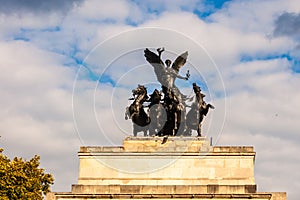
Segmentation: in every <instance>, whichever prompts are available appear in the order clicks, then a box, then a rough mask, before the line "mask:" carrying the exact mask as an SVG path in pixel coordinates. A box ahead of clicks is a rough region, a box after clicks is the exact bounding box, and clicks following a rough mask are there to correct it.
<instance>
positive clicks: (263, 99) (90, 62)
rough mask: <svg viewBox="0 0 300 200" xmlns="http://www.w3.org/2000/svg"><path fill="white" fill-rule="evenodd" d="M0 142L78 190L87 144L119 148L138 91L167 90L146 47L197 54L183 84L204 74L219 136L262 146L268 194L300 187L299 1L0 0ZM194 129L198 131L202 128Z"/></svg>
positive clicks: (261, 172) (262, 177)
mask: <svg viewBox="0 0 300 200" xmlns="http://www.w3.org/2000/svg"><path fill="white" fill-rule="evenodd" d="M0 5H1V6H0V55H1V56H0V61H1V62H0V68H1V73H0V93H1V98H0V108H1V112H0V119H1V120H0V136H1V137H0V147H1V148H4V150H5V151H4V153H5V154H6V155H7V156H9V157H10V158H13V157H14V156H18V157H23V158H26V159H30V158H31V157H33V156H34V155H35V154H38V155H40V156H41V167H43V168H45V169H46V172H48V173H52V174H53V175H54V177H55V184H54V185H53V186H52V190H53V191H70V187H71V184H75V183H76V181H77V174H78V164H79V161H78V157H77V152H78V151H79V147H80V146H87V145H102V146H116V145H117V146H119V145H122V140H123V139H124V138H125V137H127V136H129V135H131V129H132V127H131V126H132V125H131V122H130V121H126V120H125V119H124V111H125V107H126V106H127V105H129V103H130V101H129V100H128V98H130V97H131V95H132V94H131V90H132V89H134V88H135V87H136V86H137V84H144V85H146V86H147V88H148V89H149V92H150V90H153V89H154V88H159V84H158V82H157V80H156V77H155V74H154V73H153V69H152V68H151V66H149V64H147V62H146V61H145V59H144V57H143V50H144V49H145V48H150V49H152V50H155V49H156V48H158V47H165V49H166V51H165V52H164V53H163V54H162V57H163V58H164V59H166V58H169V59H171V60H174V59H175V58H176V56H177V55H179V54H180V53H183V52H185V51H188V52H189V56H188V61H187V63H186V66H184V67H183V68H182V69H181V70H180V74H181V75H183V76H184V75H185V73H186V71H187V70H190V73H191V78H190V80H189V81H186V82H185V81H179V80H178V81H177V82H176V84H177V85H178V87H180V88H181V91H182V92H184V93H185V94H186V95H189V96H192V95H193V91H192V83H193V82H197V83H198V84H199V85H200V86H201V88H202V89H203V92H204V93H205V94H206V97H205V100H206V101H207V102H209V103H212V104H213V105H214V106H215V107H216V109H215V110H213V111H210V113H209V114H208V116H207V118H205V120H204V122H203V126H204V127H203V134H204V135H205V136H207V137H212V138H213V144H214V145H230V146H231V145H232V146H243V145H246V146H254V148H255V151H256V161H255V180H256V184H257V186H258V191H261V192H270V191H285V192H287V193H288V199H289V200H296V199H297V197H298V196H299V194H298V192H299V190H298V189H299V188H300V173H299V169H300V156H299V153H298V152H300V113H299V110H300V93H299V85H300V53H299V51H300V4H299V2H298V1H297V0H232V1H231V0H227V1H222V0H220V1H212V0H202V1H193V0H190V1H184V0H174V1H159V0H157V1H154V0H152V1H151V0H145V1H135V0H132V1H129V0H128V1H125V0H123V1H117V0H115V1H105V0H103V1H96V0H70V1H59V0H53V1H38V0H27V1H21V0H11V1H5V0H0ZM193 134H195V133H193Z"/></svg>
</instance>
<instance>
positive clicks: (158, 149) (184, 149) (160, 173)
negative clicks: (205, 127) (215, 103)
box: [46, 137, 286, 200]
mask: <svg viewBox="0 0 300 200" xmlns="http://www.w3.org/2000/svg"><path fill="white" fill-rule="evenodd" d="M162 140H163V138H160V137H146V138H144V137H128V138H126V139H125V140H124V144H123V146H120V147H81V148H80V152H79V153H78V155H79V159H80V167H79V177H78V183H77V184H75V185H73V186H72V191H71V192H67V193H63V192H61V193H49V194H47V197H46V199H47V200H61V199H64V200H68V199H69V200H71V199H72V200H74V199H75V200H88V199H102V200H104V199H112V198H113V199H141V198H144V199H145V198H146V199H148V198H156V199H174V198H175V199H176V198H180V199H190V198H196V199H201V200H206V199H207V200H208V199H210V200H211V199H218V200H228V199H235V200H242V199H243V200H244V199H257V200H286V193H258V192H257V191H256V184H255V180H254V160H255V152H254V149H253V147H244V146H243V147H237V146H215V147H212V146H210V143H209V141H208V140H206V139H205V138H201V137H169V138H168V140H167V142H166V143H165V144H162Z"/></svg>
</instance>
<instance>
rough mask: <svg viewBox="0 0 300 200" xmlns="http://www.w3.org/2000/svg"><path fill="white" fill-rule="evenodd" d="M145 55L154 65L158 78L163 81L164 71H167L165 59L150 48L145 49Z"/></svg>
mask: <svg viewBox="0 0 300 200" xmlns="http://www.w3.org/2000/svg"><path fill="white" fill-rule="evenodd" d="M144 56H145V58H146V60H147V61H148V62H149V63H150V64H151V65H152V66H153V68H154V72H155V74H156V77H157V80H158V81H159V82H161V81H162V80H161V78H162V76H163V73H164V72H165V66H164V63H163V61H162V60H161V59H160V57H159V56H158V55H157V54H156V53H154V52H152V51H150V50H149V49H145V50H144Z"/></svg>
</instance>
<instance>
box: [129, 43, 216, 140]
mask: <svg viewBox="0 0 300 200" xmlns="http://www.w3.org/2000/svg"><path fill="white" fill-rule="evenodd" d="M157 52H158V54H156V53H154V52H152V51H150V50H149V49H145V50H144V56H145V58H146V60H147V61H148V62H149V63H150V64H151V65H152V67H153V68H154V72H155V74H156V78H157V80H158V82H159V83H160V84H161V89H162V91H161V92H160V91H158V90H157V89H155V90H154V91H153V93H152V94H151V95H150V98H149V97H148V95H147V89H146V88H145V87H144V86H143V85H139V86H138V87H137V88H136V89H134V90H132V93H133V98H131V100H134V101H133V103H132V104H131V105H130V106H129V107H127V108H126V113H125V119H128V118H130V119H132V122H133V135H134V136H137V133H138V132H140V131H143V132H144V136H147V131H149V135H157V136H165V137H167V136H176V135H189V136H190V135H191V133H192V130H197V132H198V136H201V123H202V121H203V118H204V116H206V114H207V113H208V110H209V109H210V108H212V109H213V108H214V107H213V106H212V105H211V104H206V102H205V101H204V100H203V98H204V96H205V95H204V94H202V93H201V89H200V87H199V86H197V84H196V83H193V90H194V93H195V95H196V100H195V102H194V103H193V104H192V105H191V106H190V107H191V109H190V111H189V112H188V113H187V115H186V106H187V105H186V103H185V101H186V100H187V97H186V96H185V95H183V94H182V93H181V92H180V90H179V89H178V87H177V86H176V85H175V80H176V78H179V79H183V80H188V79H189V77H190V74H189V70H188V71H187V73H186V76H185V77H183V76H180V75H179V70H180V69H181V67H183V66H184V64H185V63H186V61H187V56H188V52H184V53H182V54H181V55H179V56H178V57H177V58H176V59H175V61H174V62H173V64H172V62H171V61H170V60H169V59H167V60H166V61H165V64H164V63H163V61H162V59H161V54H162V52H164V48H159V49H157ZM171 64H172V65H171ZM162 94H163V95H162ZM149 102H150V103H149ZM144 103H149V105H148V106H144ZM146 107H148V108H149V109H148V114H147V113H146V112H145V108H146Z"/></svg>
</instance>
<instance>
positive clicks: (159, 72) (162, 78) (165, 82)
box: [144, 48, 190, 103]
mask: <svg viewBox="0 0 300 200" xmlns="http://www.w3.org/2000/svg"><path fill="white" fill-rule="evenodd" d="M163 51H164V48H159V49H157V52H158V55H157V54H156V53H154V52H152V51H150V50H149V49H147V48H146V49H145V51H144V56H145V58H146V60H147V61H148V62H149V63H150V64H151V65H152V66H153V68H154V72H155V75H156V78H157V80H158V82H159V83H160V84H161V85H162V86H164V87H166V88H168V89H171V90H172V91H173V92H174V94H175V95H176V96H177V98H178V99H179V101H180V103H182V101H183V100H184V99H183V98H184V97H185V96H184V95H182V94H181V92H180V91H179V89H178V87H177V86H176V85H175V84H174V83H175V79H176V78H179V79H184V80H188V79H189V77H190V75H189V72H187V74H186V76H185V77H183V76H180V75H179V74H178V73H179V70H180V68H181V67H183V66H184V64H185V63H186V60H187V56H188V52H187V51H186V52H184V53H182V54H181V55H180V56H178V57H177V58H176V60H175V61H174V62H173V64H172V67H171V61H170V60H169V59H167V60H166V61H165V64H166V66H165V65H164V63H163V61H162V60H161V53H162V52H163Z"/></svg>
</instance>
